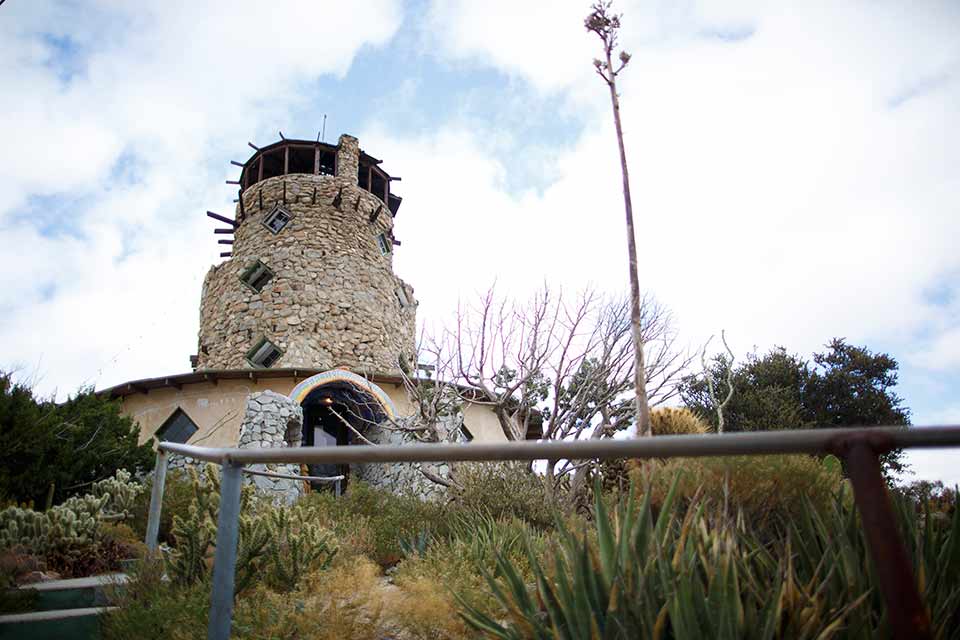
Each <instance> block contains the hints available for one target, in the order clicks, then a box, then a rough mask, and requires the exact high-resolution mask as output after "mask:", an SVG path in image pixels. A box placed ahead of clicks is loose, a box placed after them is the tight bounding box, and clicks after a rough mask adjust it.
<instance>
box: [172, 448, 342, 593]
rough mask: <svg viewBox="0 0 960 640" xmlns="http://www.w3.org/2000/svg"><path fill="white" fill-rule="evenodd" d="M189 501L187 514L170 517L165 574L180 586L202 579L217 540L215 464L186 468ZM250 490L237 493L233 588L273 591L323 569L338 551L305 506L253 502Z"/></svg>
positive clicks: (207, 574) (207, 573)
mask: <svg viewBox="0 0 960 640" xmlns="http://www.w3.org/2000/svg"><path fill="white" fill-rule="evenodd" d="M189 473H190V484H191V489H192V492H193V501H192V502H191V503H190V505H189V507H188V509H187V514H186V516H185V517H181V516H179V515H174V517H173V532H172V533H173V538H174V541H175V543H176V546H175V549H174V550H173V551H171V552H170V553H168V554H167V556H166V563H167V572H168V574H169V575H170V579H171V581H173V582H174V583H175V584H177V585H180V586H191V585H194V584H197V583H200V582H205V581H207V580H208V578H209V577H210V568H211V567H210V563H209V562H208V560H209V556H210V552H211V549H212V548H213V547H214V546H215V541H216V527H217V525H216V523H217V515H218V512H219V508H220V505H219V502H220V498H219V492H220V482H219V477H218V467H216V466H215V465H207V466H206V467H205V468H204V471H203V475H201V474H200V473H198V472H197V471H196V470H195V469H192V468H191V469H190V472H189ZM254 495H255V493H254V489H253V487H252V486H251V485H245V486H244V488H243V490H242V491H241V499H240V502H241V505H240V520H239V529H238V544H237V568H236V581H235V586H234V588H235V590H236V592H237V593H241V592H243V591H246V590H247V589H249V588H250V587H252V586H253V585H254V584H255V583H256V582H262V583H264V584H266V585H269V586H270V587H271V588H273V589H274V590H277V591H289V590H292V589H294V588H295V587H296V585H297V583H298V582H299V581H300V579H301V578H302V577H303V576H304V575H306V574H307V573H308V572H311V571H315V570H318V569H323V568H326V567H328V566H329V565H330V562H331V561H332V560H333V557H334V556H335V555H336V553H337V548H336V546H335V545H334V544H333V541H332V536H331V535H330V534H329V533H328V532H327V531H325V530H323V529H322V528H321V527H320V526H319V524H317V523H316V522H315V521H313V520H312V519H311V517H310V514H309V513H308V512H307V510H306V509H304V508H303V507H292V508H290V507H278V506H274V505H271V504H267V503H256V502H255V500H254Z"/></svg>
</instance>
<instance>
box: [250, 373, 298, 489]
mask: <svg viewBox="0 0 960 640" xmlns="http://www.w3.org/2000/svg"><path fill="white" fill-rule="evenodd" d="M302 430H303V409H302V408H301V407H300V405H299V404H297V403H296V402H294V401H293V400H291V399H290V398H288V397H287V396H285V395H281V394H279V393H276V392H274V391H261V392H259V393H251V394H250V395H249V396H247V408H246V412H245V413H244V416H243V424H242V425H241V426H240V441H239V443H238V444H237V446H238V447H240V448H241V449H274V448H281V447H299V446H300V438H301V433H302ZM247 469H250V470H251V471H270V472H273V473H284V474H288V475H300V465H296V464H252V465H249V466H248V467H247ZM244 482H245V483H249V484H253V485H254V486H255V487H256V488H257V489H258V491H259V492H260V493H263V494H266V495H267V496H268V497H270V498H271V499H273V500H274V501H275V502H282V503H286V504H291V503H293V502H294V501H295V500H296V499H297V498H299V497H300V496H301V495H303V493H304V483H303V482H302V481H300V480H288V479H286V478H268V477H265V476H258V475H250V474H245V475H244Z"/></svg>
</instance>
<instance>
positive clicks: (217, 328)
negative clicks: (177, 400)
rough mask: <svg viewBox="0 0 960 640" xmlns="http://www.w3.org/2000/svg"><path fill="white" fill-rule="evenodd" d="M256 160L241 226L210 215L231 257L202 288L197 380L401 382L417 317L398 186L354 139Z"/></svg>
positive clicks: (294, 143) (281, 150) (276, 147)
mask: <svg viewBox="0 0 960 640" xmlns="http://www.w3.org/2000/svg"><path fill="white" fill-rule="evenodd" d="M251 146H253V145H251ZM254 149H255V153H254V154H253V156H252V157H251V158H250V159H249V160H247V161H246V163H244V164H243V165H242V166H243V170H242V173H241V177H240V181H239V184H240V195H239V199H238V203H237V208H236V213H235V215H234V218H233V219H232V220H231V219H230V218H227V217H225V216H220V215H218V214H214V213H209V214H208V215H210V216H211V217H214V218H216V219H218V220H220V221H221V222H224V223H225V224H226V228H223V229H217V231H216V232H217V233H218V234H223V235H222V236H221V237H222V238H223V239H222V240H221V241H220V242H221V244H224V245H232V251H230V252H226V253H223V254H221V255H222V256H223V257H227V258H229V259H228V260H226V261H224V262H223V263H221V264H218V265H214V266H213V267H211V268H210V271H209V272H208V273H207V276H206V278H205V279H204V283H203V293H202V295H201V302H200V340H199V348H198V352H197V363H196V368H197V369H238V368H246V367H252V368H267V367H272V368H279V367H284V368H296V367H301V368H306V369H332V368H334V367H346V368H348V369H351V370H353V371H356V372H358V373H371V374H372V373H380V374H391V373H395V372H396V371H397V370H398V369H399V363H400V360H401V358H403V359H407V360H410V359H412V357H413V353H414V331H415V325H416V307H417V302H416V300H415V299H414V297H413V288H412V287H410V286H409V285H407V284H406V283H404V282H403V281H402V280H401V279H400V278H398V277H397V276H395V275H394V273H393V250H394V247H395V246H397V245H399V244H400V243H399V242H397V241H396V240H395V239H394V236H393V221H394V216H396V214H397V210H398V209H399V206H400V198H399V197H398V196H396V195H394V194H392V193H391V192H390V186H391V182H393V181H396V180H399V178H391V177H390V176H389V175H388V174H387V173H386V172H384V171H383V170H382V169H381V168H380V166H379V165H380V164H381V161H380V160H377V159H375V158H373V157H371V156H369V155H367V154H366V153H364V152H362V151H360V147H359V144H358V141H357V139H356V138H354V137H352V136H348V135H343V136H340V140H339V143H338V144H337V145H336V146H334V145H330V144H325V143H321V142H313V141H304V140H287V139H283V140H281V141H280V142H277V143H275V144H272V145H270V146H268V147H264V148H259V149H258V148H256V147H254ZM237 164H239V163H237ZM223 236H226V237H223ZM231 237H232V242H231Z"/></svg>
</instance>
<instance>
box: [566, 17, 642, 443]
mask: <svg viewBox="0 0 960 640" xmlns="http://www.w3.org/2000/svg"><path fill="white" fill-rule="evenodd" d="M611 4H612V3H611V2H610V1H609V0H607V1H603V0H601V1H600V2H596V3H594V5H593V7H592V8H591V10H590V14H589V15H588V16H587V18H586V20H584V22H583V24H584V26H585V27H586V28H587V31H590V32H592V33H595V34H597V36H599V38H600V40H601V41H602V42H603V53H604V58H603V59H599V58H597V59H594V61H593V66H594V68H595V69H596V71H597V74H598V75H599V76H600V77H601V78H603V81H604V82H606V83H607V88H608V89H609V90H610V103H611V104H612V105H613V123H614V125H615V126H616V129H617V145H618V147H619V149H620V169H621V171H622V173H623V205H624V209H625V211H626V217H627V258H628V263H629V268H630V328H631V333H632V335H633V348H634V387H635V392H636V412H637V434H638V435H641V436H649V435H652V432H651V430H650V405H649V403H648V402H647V379H646V377H647V376H646V367H645V364H644V356H643V334H642V333H641V329H640V318H641V315H640V280H639V276H638V275H637V241H636V237H635V236H634V231H633V201H632V200H631V198H630V174H629V172H628V171H627V151H626V149H625V148H624V145H623V126H622V124H621V122H620V97H619V96H618V95H617V76H618V75H620V72H621V71H623V68H624V67H626V66H627V63H628V62H630V54H629V53H627V52H626V51H623V50H620V52H619V54H617V59H618V61H619V64H618V65H617V66H616V68H614V64H613V57H614V50H615V49H616V47H617V33H618V32H619V31H620V15H619V14H615V13H612V12H611Z"/></svg>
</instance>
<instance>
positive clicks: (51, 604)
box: [19, 573, 129, 611]
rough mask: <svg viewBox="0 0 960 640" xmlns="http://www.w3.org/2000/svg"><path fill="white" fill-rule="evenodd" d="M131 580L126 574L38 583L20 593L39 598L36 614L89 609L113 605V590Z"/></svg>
mask: <svg viewBox="0 0 960 640" xmlns="http://www.w3.org/2000/svg"><path fill="white" fill-rule="evenodd" d="M128 579H129V578H128V577H127V575H126V574H124V573H110V574H106V575H102V576H91V577H88V578H71V579H68V580H51V581H49V582H37V583H34V584H29V585H24V586H22V587H20V588H19V591H20V592H27V593H33V594H35V598H34V606H33V610H34V611H57V610H65V609H89V608H95V607H104V606H107V605H108V604H110V603H109V602H108V600H109V596H108V593H109V591H108V590H109V588H110V587H111V586H114V585H123V584H125V583H126V582H127V580H128Z"/></svg>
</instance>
